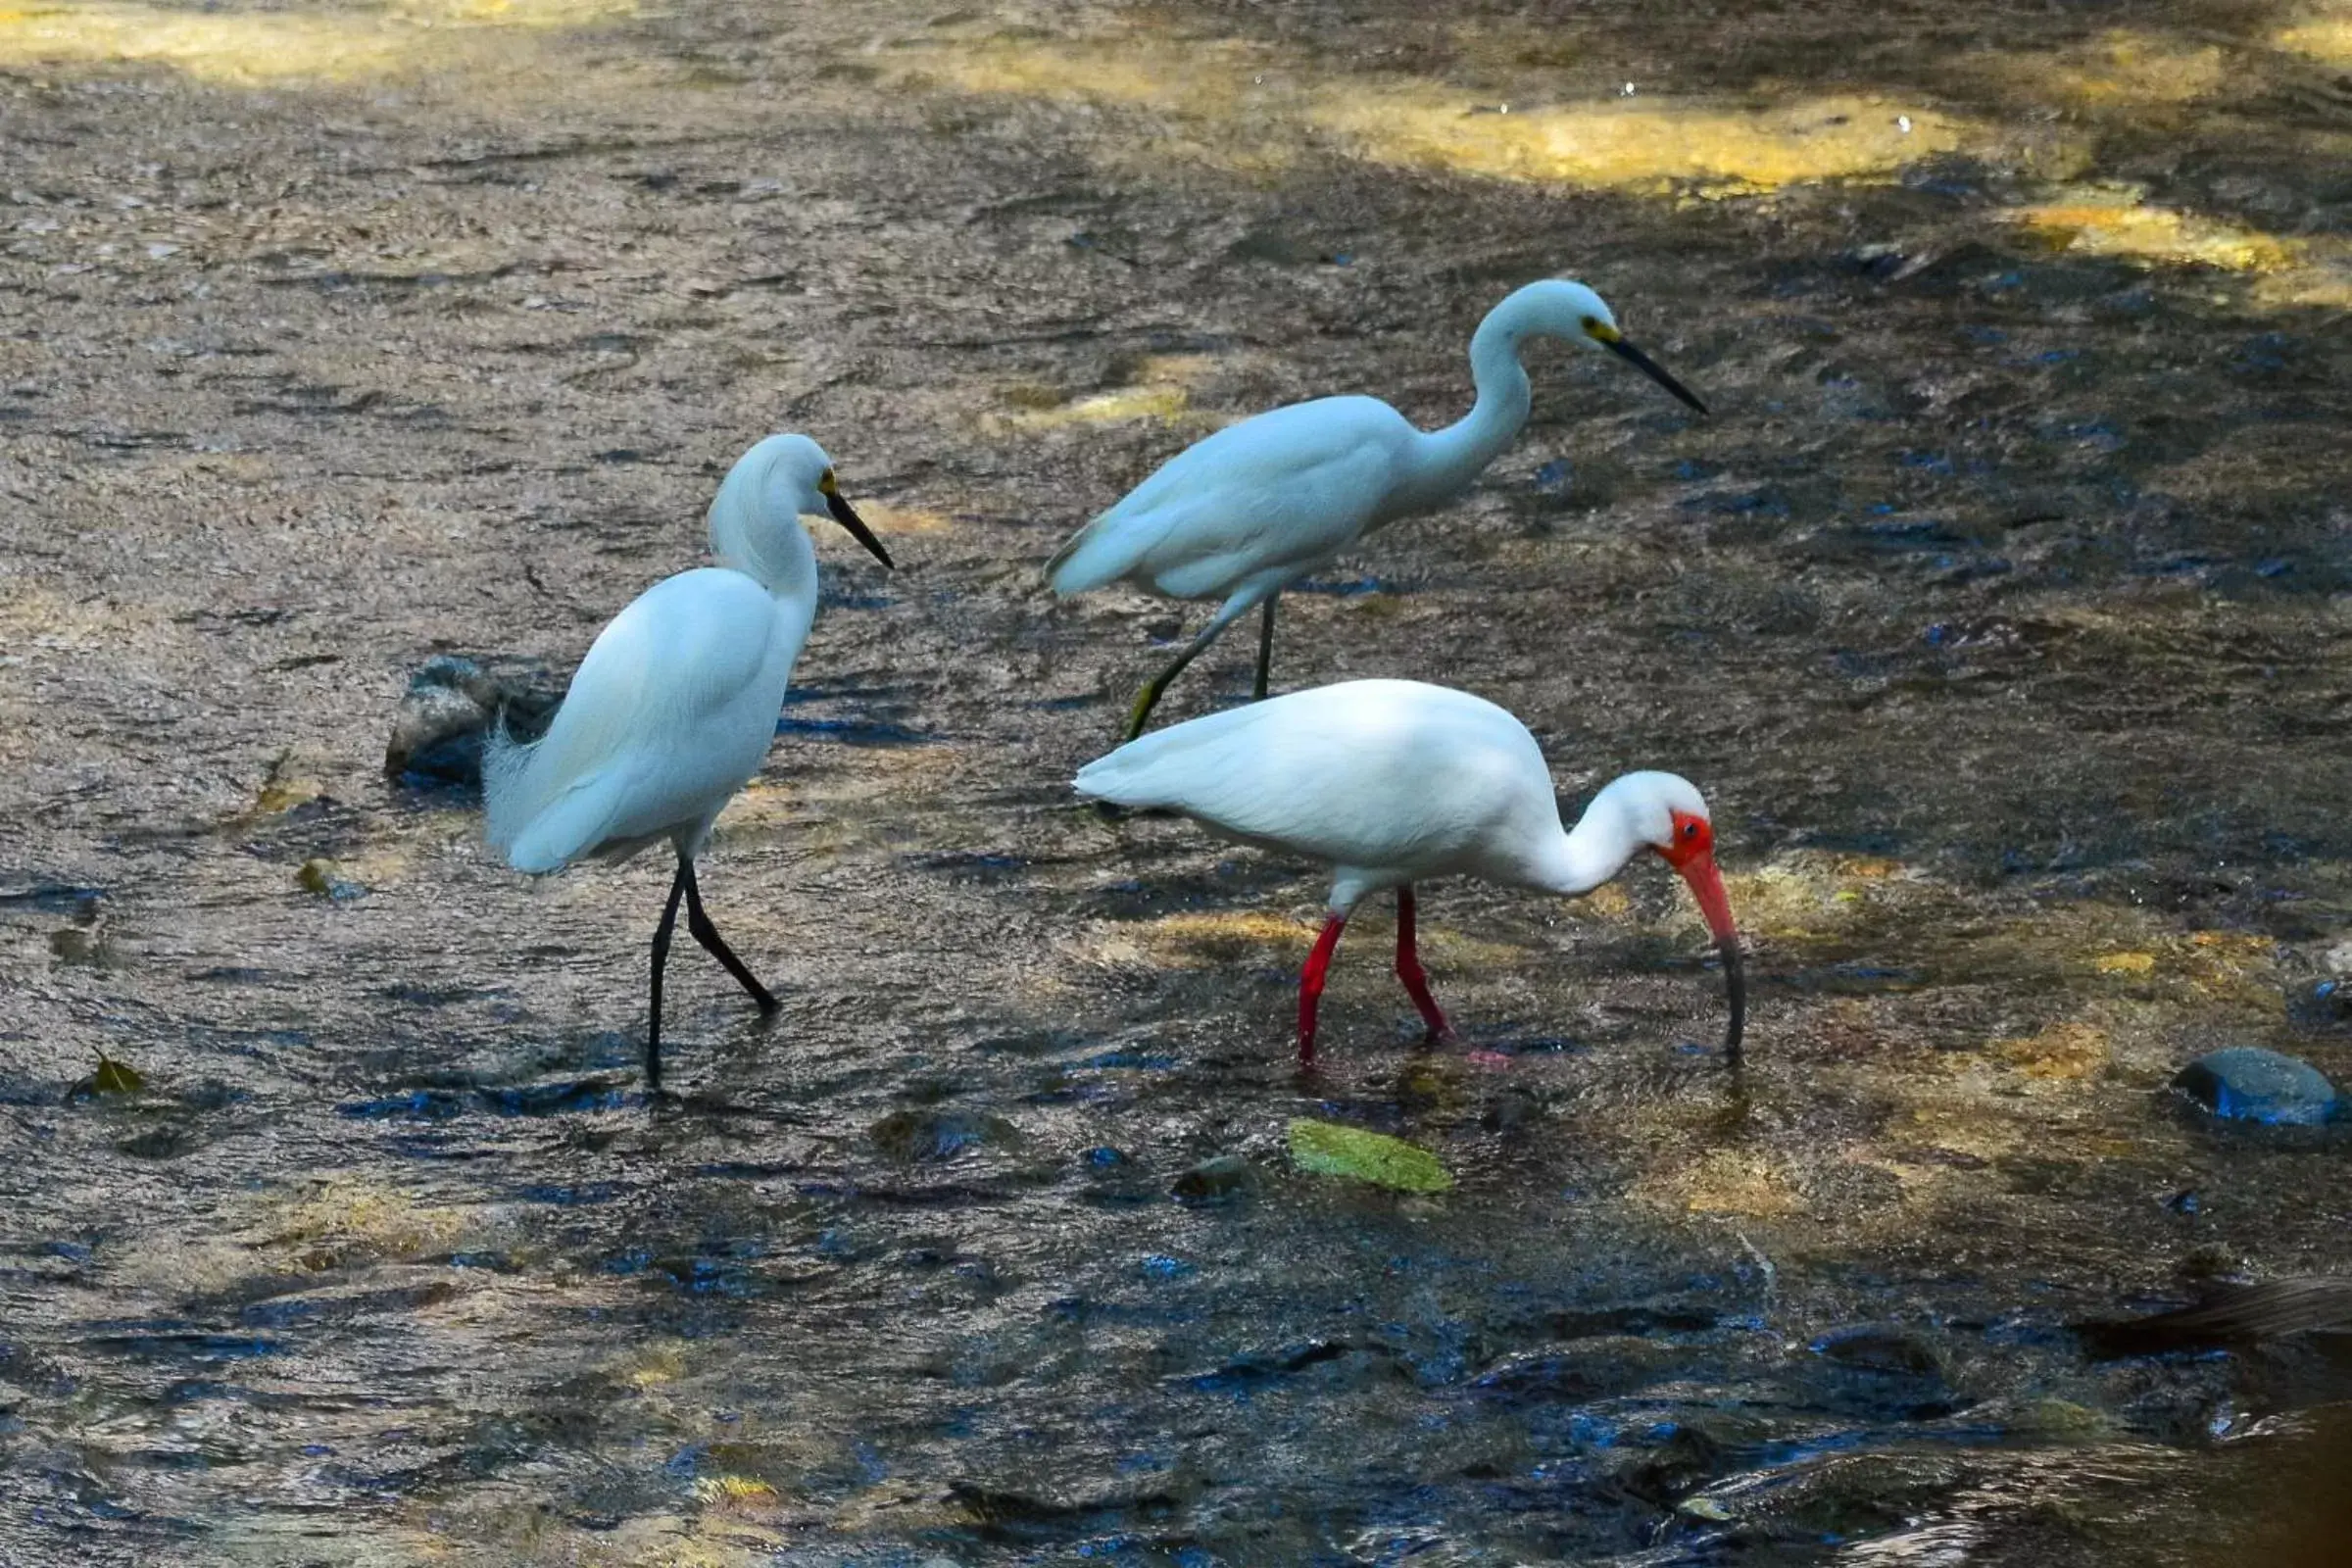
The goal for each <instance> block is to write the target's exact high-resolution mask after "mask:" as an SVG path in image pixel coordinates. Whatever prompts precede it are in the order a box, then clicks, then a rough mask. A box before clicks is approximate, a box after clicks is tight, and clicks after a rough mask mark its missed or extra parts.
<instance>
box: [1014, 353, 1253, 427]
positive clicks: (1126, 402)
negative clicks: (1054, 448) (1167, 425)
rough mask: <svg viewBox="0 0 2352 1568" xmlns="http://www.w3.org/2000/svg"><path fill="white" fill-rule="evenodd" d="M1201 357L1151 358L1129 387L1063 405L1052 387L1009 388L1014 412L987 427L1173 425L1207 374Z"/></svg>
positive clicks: (1066, 401) (1065, 401) (1188, 404)
mask: <svg viewBox="0 0 2352 1568" xmlns="http://www.w3.org/2000/svg"><path fill="white" fill-rule="evenodd" d="M1208 366H1209V361H1208V358H1207V356H1205V355H1200V354H1161V355H1153V356H1152V357H1150V358H1148V359H1146V360H1144V361H1143V362H1142V363H1141V364H1139V365H1137V366H1136V368H1135V371H1134V373H1133V374H1132V375H1131V376H1130V377H1129V378H1128V382H1129V384H1128V385H1126V386H1120V387H1112V388H1110V389H1109V390H1107V391H1103V392H1096V393H1092V394H1090V395H1088V396H1086V397H1081V398H1070V399H1066V400H1065V399H1064V398H1063V397H1062V396H1061V395H1060V394H1059V393H1057V392H1055V391H1054V390H1053V389H1052V388H1050V387H1038V386H1026V385H1024V386H1014V387H1007V388H1006V389H1005V392H1004V394H1003V396H1004V399H1005V402H1007V403H1009V404H1011V405H1013V410H1014V412H1012V413H1010V414H1005V415H997V416H990V417H983V422H984V423H994V424H997V425H999V426H1000V427H1005V426H1009V427H1011V428H1014V429H1023V430H1050V429H1054V428H1055V427H1056V426H1060V425H1071V424H1123V423H1127V422H1129V421H1131V420H1135V419H1174V418H1176V417H1179V416H1181V415H1182V414H1184V412H1185V411H1186V410H1187V409H1188V408H1190V407H1191V404H1192V395H1191V393H1190V392H1189V391H1188V390H1187V388H1188V387H1189V386H1190V384H1191V383H1192V382H1194V381H1197V380H1199V379H1200V378H1201V374H1202V373H1203V372H1205V371H1206V370H1207V368H1208Z"/></svg>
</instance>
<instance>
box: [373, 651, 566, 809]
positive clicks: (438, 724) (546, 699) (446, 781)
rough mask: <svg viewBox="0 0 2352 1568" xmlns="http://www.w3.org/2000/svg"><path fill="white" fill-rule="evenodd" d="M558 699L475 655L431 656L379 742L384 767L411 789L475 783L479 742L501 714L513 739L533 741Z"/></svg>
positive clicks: (467, 786) (479, 770)
mask: <svg viewBox="0 0 2352 1568" xmlns="http://www.w3.org/2000/svg"><path fill="white" fill-rule="evenodd" d="M558 701H559V699H558V698H556V697H554V696H553V695H551V694H549V693H546V692H541V691H535V690H533V689H531V688H530V687H529V686H527V685H525V684H524V683H523V682H521V681H519V680H515V679H513V678H511V677H508V676H504V675H496V674H493V673H491V672H490V671H488V670H486V669H484V668H483V667H482V666H481V665H480V664H479V663H477V662H474V661H473V660H470V659H466V658H465V657H463V656H460V655H456V654H441V655H437V656H435V657H434V658H432V659H429V660H427V661H425V662H424V664H423V665H422V666H421V667H420V668H419V669H418V670H417V673H416V674H414V675H412V676H411V677H410V678H409V690H408V693H407V695H406V696H404V697H402V698H401V700H400V710H399V711H398V712H397V713H396V714H395V715H394V716H393V720H392V738H391V740H390V742H389V743H387V744H386V746H385V747H384V772H385V774H386V775H387V776H388V777H391V778H394V779H397V780H399V781H400V782H401V783H403V784H407V785H410V786H412V787H415V788H423V789H429V788H435V787H443V788H450V787H454V788H462V789H476V788H479V787H480V785H481V781H482V741H483V738H484V737H485V736H486V735H488V733H489V731H490V726H491V725H492V724H493V723H495V722H496V721H497V719H498V716H499V714H500V713H502V712H503V713H505V715H506V720H507V728H508V732H509V733H511V734H512V735H514V736H515V739H517V740H526V741H527V740H535V739H537V738H538V737H539V736H540V735H541V734H543V733H544V732H545V731H546V729H547V723H548V720H549V719H550V718H551V717H553V716H554V714H555V711H556V706H557V703H558Z"/></svg>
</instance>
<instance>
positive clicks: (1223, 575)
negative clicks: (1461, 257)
mask: <svg viewBox="0 0 2352 1568" xmlns="http://www.w3.org/2000/svg"><path fill="white" fill-rule="evenodd" d="M1531 337H1557V338H1566V339H1567V340H1568V341H1570V342H1572V343H1584V344H1588V345H1590V346H1592V347H1593V348H1597V349H1606V350H1608V351H1609V352H1610V353H1612V354H1615V355H1616V356H1617V357H1618V358H1620V359H1622V360H1624V361H1625V362H1626V363H1628V364H1629V365H1632V366H1634V367H1635V368H1638V369H1640V370H1641V371H1642V373H1643V374H1645V375H1647V376H1648V377H1650V379H1652V380H1654V381H1656V382H1657V383H1658V384H1659V385H1660V386H1662V387H1664V388H1665V389H1666V390H1667V391H1669V392H1671V393H1673V394H1674V395H1675V396H1676V397H1678V398H1680V399H1682V400H1683V401H1684V402H1685V403H1688V404H1689V405H1691V407H1692V408H1693V409H1696V410H1698V412H1699V413H1701V414H1704V413H1705V412H1706V405H1704V404H1702V403H1700V402H1699V401H1698V399H1697V398H1695V397H1693V396H1692V395H1691V392H1690V389H1689V388H1687V387H1685V386H1684V385H1683V384H1682V383H1681V382H1680V381H1677V380H1676V379H1675V378H1674V377H1673V376H1671V375H1669V374H1667V373H1666V371H1665V370H1664V369H1662V368H1659V366H1658V365H1657V364H1656V362H1654V361H1653V360H1651V359H1650V358H1649V357H1648V356H1647V355H1645V354H1643V353H1642V351H1641V350H1640V349H1638V348H1636V347H1634V345H1633V344H1632V343H1630V342H1628V341H1627V340H1626V337H1625V334H1624V333H1622V332H1620V331H1619V330H1618V329H1617V318H1616V317H1615V316H1614V315H1612V314H1611V313H1610V311H1609V308H1608V306H1607V305H1605V304H1603V303H1602V302H1601V298H1600V296H1599V295H1597V294H1595V293H1593V291H1592V290H1591V289H1589V288H1587V287H1586V286H1585V285H1584V284H1582V283H1572V282H1568V281H1566V280H1564V279H1561V278H1544V279H1542V280H1541V281H1538V282H1534V283H1530V284H1528V285H1527V286H1526V287H1524V288H1521V289H1518V290H1516V291H1515V292H1513V293H1512V294H1511V295H1510V296H1509V297H1507V298H1506V299H1504V300H1503V302H1502V303H1501V304H1499V305H1497V306H1495V309H1493V310H1492V311H1489V312H1488V313H1487V319H1485V320H1483V321H1481V322H1480V323H1479V324H1478V331H1477V333H1476V334H1475V335H1473V336H1472V337H1471V339H1470V376H1471V379H1472V380H1473V381H1474V382H1476V383H1477V386H1478V401H1477V403H1476V404H1475V405H1474V406H1473V407H1472V408H1471V410H1470V412H1469V414H1468V415H1466V416H1464V417H1462V418H1460V419H1458V420H1456V421H1455V422H1454V423H1452V424H1449V425H1447V426H1446V428H1445V429H1443V430H1422V429H1418V428H1416V427H1415V426H1414V425H1413V423H1412V421H1411V420H1409V419H1407V418H1406V417H1404V416H1403V415H1401V414H1398V413H1397V411H1396V410H1395V409H1393V408H1391V407H1389V405H1387V404H1386V403H1383V402H1381V401H1380V400H1379V399H1378V398H1368V397H1339V398H1318V399H1316V400H1315V401H1314V402H1312V403H1294V404H1292V405H1290V406H1289V407H1287V408H1280V409H1275V410H1273V411H1272V412H1270V413H1266V414H1260V415H1257V416H1256V417H1252V418H1248V419H1244V420H1243V421H1242V422H1241V423H1239V424H1232V425H1227V426H1226V427H1225V428H1224V429H1222V430H1219V431H1218V432H1217V433H1216V434H1214V435H1211V436H1208V437H1206V438H1204V439H1202V440H1201V441H1197V442H1195V443H1194V444H1193V445H1191V446H1189V447H1187V448H1185V449H1184V450H1183V451H1182V452H1179V453H1178V454H1176V456H1175V457H1173V458H1170V459H1169V460H1168V461H1167V462H1166V463H1164V464H1162V465H1160V466H1159V468H1158V469H1157V470H1156V471H1154V472H1153V473H1152V476H1151V477H1150V478H1148V479H1146V480H1145V481H1144V482H1143V483H1142V484H1139V485H1137V486H1136V487H1135V488H1134V489H1133V490H1131V491H1129V492H1128V493H1127V495H1126V497H1125V499H1123V500H1121V501H1120V502H1119V503H1118V505H1116V506H1114V507H1112V508H1111V509H1110V510H1109V511H1108V512H1105V513H1103V515H1101V516H1099V517H1097V518H1096V519H1095V520H1094V521H1092V522H1090V523H1088V524H1087V525H1086V526H1085V527H1084V528H1082V529H1080V530H1079V531H1078V532H1077V533H1076V534H1075V535H1073V536H1072V537H1071V539H1070V541H1069V542H1068V543H1067V544H1065V545H1063V546H1062V547H1061V549H1060V550H1058V551H1056V552H1055V553H1054V559H1053V560H1052V561H1051V562H1050V563H1048V564H1047V566H1046V572H1047V575H1048V577H1049V578H1050V579H1051V580H1052V582H1053V585H1054V592H1055V593H1056V594H1060V595H1062V596H1064V597H1067V596H1068V595H1071V594H1079V593H1084V592H1086V591H1087V590H1088V589H1090V588H1100V587H1103V585H1105V584H1107V583H1112V582H1119V581H1125V582H1128V583H1131V584H1133V585H1134V586H1135V587H1138V588H1141V589H1143V590H1145V591H1146V592H1148V593H1155V594H1159V595H1162V596H1164V597H1166V598H1170V599H1221V600H1223V601H1224V603H1223V605H1221V606H1220V607H1219V608H1218V610H1217V613H1216V614H1215V615H1214V616H1212V617H1211V618H1210V620H1209V622H1208V624H1207V625H1206V626H1204V627H1203V628H1201V634H1200V635H1199V636H1197V637H1195V638H1194V639H1193V640H1192V641H1191V642H1190V643H1187V644H1186V645H1185V648H1184V651H1183V652H1182V653H1180V654H1178V655H1177V656H1176V658H1175V661H1174V662H1172V663H1170V664H1169V665H1168V667H1167V668H1165V669H1163V670H1161V671H1160V672H1159V673H1158V675H1156V676H1154V677H1153V678H1152V681H1151V683H1150V684H1149V685H1147V686H1145V687H1144V689H1143V691H1142V692H1141V693H1139V694H1138V695H1137V697H1136V700H1135V707H1134V708H1133V709H1132V710H1131V711H1129V713H1128V717H1127V734H1126V738H1127V739H1128V740H1133V739H1135V737H1136V736H1138V735H1140V734H1142V733H1143V732H1144V721H1145V720H1146V719H1147V718H1149V717H1150V716H1151V714H1152V708H1153V707H1154V706H1155V705H1156V704H1157V703H1158V702H1159V698H1160V694H1161V693H1162V692H1164V691H1166V690H1167V687H1168V683H1169V682H1170V681H1172V680H1174V679H1175V678H1176V675H1177V673H1178V672H1179V671H1180V670H1182V669H1183V668H1184V666H1185V665H1187V664H1189V663H1191V662H1193V661H1194V660H1195V659H1198V658H1199V657H1200V656H1201V651H1202V650H1203V649H1205V648H1207V647H1208V645H1209V644H1210V643H1212V642H1214V641H1215V640H1216V638H1217V634H1218V633H1220V632H1222V631H1223V630H1224V629H1225V628H1226V627H1227V626H1229V625H1231V624H1232V623H1233V622H1234V621H1236V620H1238V619H1240V618H1241V617H1242V616H1243V615H1246V614H1248V613H1250V611H1251V610H1252V609H1255V608H1256V607H1258V606H1260V605H1263V606H1264V607H1265V618H1264V621H1263V623H1262V624H1261V626H1260V627H1259V630H1258V640H1257V679H1256V682H1255V686H1254V688H1253V691H1254V695H1255V696H1256V697H1259V698H1262V697H1264V696H1265V695H1266V674H1267V667H1268V665H1269V664H1271V662H1273V657H1274V603H1275V600H1276V598H1277V597H1278V596H1279V595H1280V594H1281V593H1282V591H1283V590H1284V589H1285V588H1288V587H1289V586H1290V585H1291V584H1292V583H1295V582H1297V581H1298V580H1299V578H1301V577H1303V576H1305V575H1307V574H1308V573H1309V572H1312V571H1315V570H1317V569H1319V568H1321V567H1323V566H1325V565H1327V564H1330V563H1331V562H1332V561H1333V560H1334V559H1335V558H1337V557H1338V556H1339V555H1340V553H1341V552H1343V551H1345V550H1346V549H1348V546H1350V545H1352V544H1354V543H1355V542H1356V540H1358V539H1359V538H1361V537H1363V535H1365V534H1366V533H1368V532H1370V531H1371V530H1372V529H1374V528H1377V527H1380V526H1381V525H1382V524H1383V523H1388V522H1394V521H1395V520H1396V519H1397V518H1398V517H1404V516H1410V515H1413V514H1414V513H1419V512H1428V511H1432V510H1434V509H1435V508H1437V507H1440V506H1443V505H1444V504H1445V503H1446V502H1447V501H1450V500H1452V499H1453V497H1455V496H1456V495H1458V494H1460V493H1461V492H1462V491H1463V490H1465V489H1467V488H1468V487H1469V485H1470V482H1471V481H1472V480H1473V479H1476V478H1477V477H1478V475H1479V474H1480V472H1482V471H1483V470H1484V469H1485V468H1486V466H1487V465H1488V464H1490V463H1492V462H1494V461H1495V457H1496V456H1497V455H1499V454H1500V453H1501V451H1502V449H1503V448H1504V447H1506V446H1508V445H1510V443H1511V438H1512V437H1514V436H1516V435H1517V434H1518V433H1519V430H1520V427H1521V426H1522V425H1524V424H1526V423H1527V413H1528V402H1529V391H1528V381H1527V367H1526V366H1525V365H1523V364H1521V363H1520V359H1519V351H1520V346H1521V345H1522V344H1523V343H1525V342H1526V341H1527V340H1528V339H1529V338H1531Z"/></svg>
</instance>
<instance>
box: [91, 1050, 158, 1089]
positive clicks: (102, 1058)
mask: <svg viewBox="0 0 2352 1568" xmlns="http://www.w3.org/2000/svg"><path fill="white" fill-rule="evenodd" d="M90 1087H91V1088H92V1089H94V1090H96V1091H97V1092H98V1093H100V1094H102V1095H135V1094H137V1093H138V1092H139V1091H140V1090H142V1089H144V1088H146V1087H147V1080H146V1079H145V1078H144V1077H143V1076H141V1075H140V1074H139V1073H138V1072H137V1071H136V1070H135V1069H133V1068H131V1067H127V1066H124V1065H123V1063H122V1062H119V1061H117V1060H116V1059H115V1058H114V1057H112V1056H110V1055H108V1054H106V1053H105V1052H103V1051H101V1052H100V1053H98V1070H97V1071H96V1072H94V1073H92V1074H90Z"/></svg>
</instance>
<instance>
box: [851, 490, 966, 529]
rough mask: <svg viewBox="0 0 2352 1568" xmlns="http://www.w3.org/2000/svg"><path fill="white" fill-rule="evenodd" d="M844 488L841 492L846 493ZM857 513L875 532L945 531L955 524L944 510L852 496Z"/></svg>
mask: <svg viewBox="0 0 2352 1568" xmlns="http://www.w3.org/2000/svg"><path fill="white" fill-rule="evenodd" d="M848 493H849V492H848V490H847V489H846V488H845V489H844V491H843V494H845V495H846V494H848ZM853 504H854V505H855V506H856V507H857V509H858V516H860V517H862V518H864V519H865V525H866V526H867V527H869V528H871V529H873V530H874V532H876V533H894V534H896V533H945V532H947V531H948V530H949V529H950V528H953V527H955V526H956V524H955V522H954V520H953V519H952V518H950V517H949V516H948V515H947V514H946V513H944V512H923V511H920V510H918V509H916V508H913V507H894V506H892V505H890V504H889V503H888V502H886V501H858V500H856V499H855V498H854V497H853Z"/></svg>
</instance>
